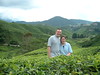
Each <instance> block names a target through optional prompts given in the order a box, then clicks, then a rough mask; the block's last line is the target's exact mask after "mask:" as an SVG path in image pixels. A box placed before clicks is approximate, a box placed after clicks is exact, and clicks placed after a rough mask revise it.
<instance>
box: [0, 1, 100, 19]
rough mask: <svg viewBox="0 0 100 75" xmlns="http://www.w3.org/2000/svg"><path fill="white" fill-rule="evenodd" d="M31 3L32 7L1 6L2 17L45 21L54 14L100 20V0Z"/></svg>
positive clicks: (71, 17) (70, 17)
mask: <svg viewBox="0 0 100 75" xmlns="http://www.w3.org/2000/svg"><path fill="white" fill-rule="evenodd" d="M23 1H24V0H23ZM29 1H31V0H29ZM30 4H31V6H32V4H33V7H32V8H31V9H30V8H29V7H28V8H29V9H28V8H27V9H22V7H17V8H6V7H1V8H0V13H2V14H3V15H2V17H3V16H5V17H10V18H14V19H15V20H16V19H17V20H18V19H19V20H24V21H43V20H47V19H49V18H51V17H54V16H62V17H64V18H68V19H84V20H90V21H100V18H99V17H100V16H99V13H100V11H99V7H100V5H99V0H32V1H31V3H30ZM23 6H25V5H24V4H23ZM27 6H28V5H26V6H25V7H27ZM34 6H36V7H38V8H35V7H34Z"/></svg>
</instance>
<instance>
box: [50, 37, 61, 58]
mask: <svg viewBox="0 0 100 75" xmlns="http://www.w3.org/2000/svg"><path fill="white" fill-rule="evenodd" d="M48 46H50V47H51V57H55V56H58V55H60V51H59V47H60V37H57V36H56V35H52V36H51V37H50V38H49V39H48Z"/></svg>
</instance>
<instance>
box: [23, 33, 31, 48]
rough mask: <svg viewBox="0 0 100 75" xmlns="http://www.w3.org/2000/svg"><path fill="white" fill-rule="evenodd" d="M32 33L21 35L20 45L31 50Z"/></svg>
mask: <svg viewBox="0 0 100 75" xmlns="http://www.w3.org/2000/svg"><path fill="white" fill-rule="evenodd" d="M31 41H32V33H30V32H29V33H26V34H24V35H23V43H22V47H23V48H24V49H26V50H31Z"/></svg>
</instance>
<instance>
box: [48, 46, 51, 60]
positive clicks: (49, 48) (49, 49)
mask: <svg viewBox="0 0 100 75" xmlns="http://www.w3.org/2000/svg"><path fill="white" fill-rule="evenodd" d="M48 57H49V58H50V57H51V47H50V46H48Z"/></svg>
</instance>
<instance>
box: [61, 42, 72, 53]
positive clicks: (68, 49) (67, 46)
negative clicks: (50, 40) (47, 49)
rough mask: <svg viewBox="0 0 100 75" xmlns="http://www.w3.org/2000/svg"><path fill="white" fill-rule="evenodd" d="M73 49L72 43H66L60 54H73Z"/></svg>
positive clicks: (62, 46)
mask: <svg viewBox="0 0 100 75" xmlns="http://www.w3.org/2000/svg"><path fill="white" fill-rule="evenodd" d="M72 52H73V51H72V48H71V45H70V43H67V42H66V43H65V44H64V45H60V54H61V55H67V54H68V53H72Z"/></svg>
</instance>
